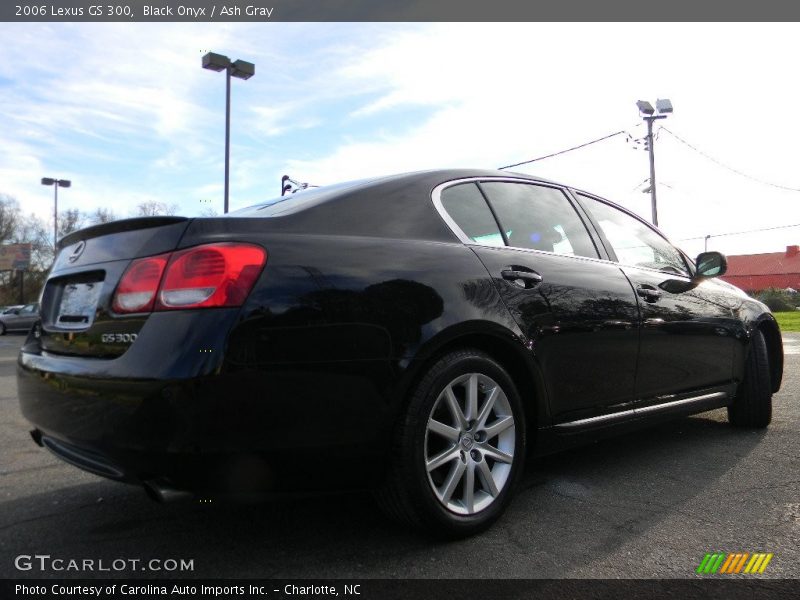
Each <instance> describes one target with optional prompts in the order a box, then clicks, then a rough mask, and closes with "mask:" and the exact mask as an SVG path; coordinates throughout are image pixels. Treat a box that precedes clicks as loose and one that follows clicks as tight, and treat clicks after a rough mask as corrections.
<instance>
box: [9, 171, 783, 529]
mask: <svg viewBox="0 0 800 600" xmlns="http://www.w3.org/2000/svg"><path fill="white" fill-rule="evenodd" d="M59 249H60V251H59V254H58V257H57V260H56V262H55V265H54V266H53V269H52V272H51V274H50V276H49V279H48V280H47V283H46V286H45V288H44V292H43V296H42V301H41V303H42V307H41V323H40V324H39V325H37V327H36V328H35V330H34V331H33V332H32V333H31V335H30V336H29V338H28V340H27V342H26V343H25V345H24V346H23V348H22V351H21V353H20V355H19V363H18V364H19V369H18V380H19V381H18V384H19V397H20V402H21V406H22V411H23V413H24V415H25V417H26V418H27V419H28V420H29V421H30V422H31V423H32V424H33V425H34V427H35V429H34V431H33V432H32V433H33V437H34V440H35V441H36V442H38V443H39V444H41V445H43V446H45V447H46V448H48V449H49V450H51V451H52V452H54V453H55V454H56V455H57V456H59V457H60V458H62V459H64V460H66V461H67V462H70V463H72V464H73V465H76V466H78V467H80V468H82V469H85V470H88V471H91V472H93V473H96V474H99V475H103V476H105V477H110V478H112V479H117V480H120V481H128V482H133V483H137V484H140V485H144V486H145V488H146V489H147V490H148V491H149V493H150V494H151V496H153V497H155V498H157V499H162V500H164V499H170V498H176V497H181V496H186V495H187V494H188V493H192V494H196V495H200V496H207V497H211V496H215V495H220V496H223V495H228V494H250V493H252V494H262V493H271V492H331V491H334V490H341V489H351V488H358V489H364V488H367V489H373V490H375V491H376V496H377V498H378V499H379V501H380V503H381V505H382V506H383V507H384V508H385V509H386V510H387V512H389V513H390V514H392V515H394V516H395V517H397V518H399V519H401V520H403V521H406V522H409V523H412V524H414V525H416V526H421V527H424V528H425V529H426V531H429V532H437V533H441V534H445V535H450V536H463V535H469V534H473V533H475V532H478V531H480V530H482V529H484V528H486V527H487V526H489V525H490V524H491V523H492V522H493V521H494V520H495V519H497V518H498V517H499V516H500V514H501V513H502V512H503V510H504V509H505V508H506V506H507V505H508V503H509V500H510V498H511V494H512V491H513V488H514V484H515V482H516V481H517V480H518V479H519V476H520V474H521V472H522V470H523V465H524V461H525V457H526V454H527V453H528V451H529V450H530V451H533V452H537V453H545V452H550V451H553V450H555V449H557V448H560V447H564V446H566V445H572V444H574V443H576V441H580V440H586V439H596V438H598V437H601V436H604V435H608V434H610V433H615V432H619V431H624V430H627V429H630V428H631V427H639V426H643V425H649V424H652V423H655V422H657V421H659V420H661V419H664V418H673V417H678V416H683V415H689V414H693V413H699V412H702V411H707V410H711V409H716V408H720V407H727V410H728V415H729V418H730V421H731V422H732V423H733V424H734V425H737V426H743V427H762V428H763V427H766V426H767V425H768V424H769V422H770V416H771V406H772V404H771V402H772V400H771V399H772V394H773V393H774V392H776V391H777V390H778V389H779V387H780V385H781V378H782V370H783V354H782V345H781V337H780V332H779V329H778V325H777V323H776V321H775V319H774V318H773V316H772V315H771V314H770V312H769V310H768V309H767V307H766V306H765V305H763V304H762V303H760V302H758V301H755V300H753V299H751V298H749V297H748V296H747V295H746V294H744V293H743V292H741V291H740V290H738V289H737V288H735V287H733V286H730V285H728V284H725V283H724V282H721V281H720V280H716V279H714V278H715V277H717V276H719V275H721V274H723V273H724V272H725V268H726V262H725V258H724V256H722V255H721V254H719V253H717V252H705V253H703V254H701V255H700V256H699V257H698V258H697V260H695V261H692V260H689V259H688V258H687V256H686V255H685V254H684V253H682V252H681V251H680V250H679V249H678V248H677V247H675V246H674V245H672V244H671V243H670V242H669V241H668V240H667V239H666V238H665V237H664V235H663V234H661V233H660V232H659V231H658V230H657V229H656V228H654V227H652V226H651V225H650V224H648V223H647V222H645V221H644V220H642V219H640V218H639V217H637V216H636V215H634V214H632V213H631V212H629V211H627V210H625V209H623V208H621V207H619V206H617V205H615V204H613V203H611V202H609V201H607V200H604V199H602V198H600V197H598V196H596V195H593V194H590V193H588V192H584V191H580V190H577V189H574V188H571V187H569V186H564V185H559V184H556V183H552V182H549V181H544V180H540V179H536V178H532V177H528V176H524V175H515V174H509V173H507V172H501V171H478V170H439V171H428V172H419V173H410V174H403V175H396V176H391V177H384V178H378V179H371V180H366V181H361V182H354V183H347V184H339V185H334V186H329V187H323V188H318V189H314V190H308V191H303V192H300V193H296V194H292V195H289V196H285V197H281V198H276V199H274V200H270V201H267V202H262V203H259V204H256V205H253V206H251V207H249V208H245V209H243V210H240V211H237V212H234V213H232V214H229V215H227V216H225V217H219V218H196V219H188V218H183V217H148V218H141V219H129V220H124V221H117V222H113V223H107V224H102V225H96V226H93V227H89V228H87V229H84V230H82V231H78V232H75V233H72V234H70V235H68V236H66V237H65V238H63V239H62V240H61V242H60V244H59Z"/></svg>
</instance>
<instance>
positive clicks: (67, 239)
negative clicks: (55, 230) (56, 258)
mask: <svg viewBox="0 0 800 600" xmlns="http://www.w3.org/2000/svg"><path fill="white" fill-rule="evenodd" d="M188 220H189V217H135V218H133V219H121V220H119V221H110V222H109V223H100V224H99V225H92V226H91V227H86V228H85V229H79V230H78V231H73V232H72V233H68V234H67V235H65V236H64V237H63V238H61V239H60V240H58V245H57V246H56V248H57V250H61V249H62V248H64V247H65V246H69V245H70V244H74V243H75V242H77V241H78V240H89V239H91V238H95V237H99V236H101V235H108V234H109V233H120V232H122V231H133V230H135V229H149V228H150V227H160V226H162V225H172V224H173V223H180V222H181V221H188Z"/></svg>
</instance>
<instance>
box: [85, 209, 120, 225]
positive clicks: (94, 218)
mask: <svg viewBox="0 0 800 600" xmlns="http://www.w3.org/2000/svg"><path fill="white" fill-rule="evenodd" d="M87 218H88V219H89V222H90V223H91V224H92V225H98V224H100V223H110V222H111V221H116V220H117V218H118V217H117V215H115V214H114V212H113V211H112V210H111V209H109V208H102V207H101V208H97V209H95V211H94V212H93V213H91V214H89V215H88V217H87Z"/></svg>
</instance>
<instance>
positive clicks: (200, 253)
mask: <svg viewBox="0 0 800 600" xmlns="http://www.w3.org/2000/svg"><path fill="white" fill-rule="evenodd" d="M266 258H267V254H266V252H265V251H264V249H263V248H261V247H259V246H253V245H251V244H237V243H221V244H206V245H204V246H196V247H194V248H187V249H186V250H180V251H178V252H174V253H173V254H172V257H171V258H170V260H169V264H168V265H167V269H166V273H165V274H164V280H163V282H162V283H161V288H160V289H159V292H158V298H157V299H156V305H155V310H173V309H179V308H206V307H210V306H241V305H242V303H243V302H244V301H245V299H246V298H247V295H248V294H249V293H250V290H251V289H252V287H253V284H254V283H255V281H256V279H257V278H258V275H259V273H261V268H262V267H263V266H264V263H265V262H266Z"/></svg>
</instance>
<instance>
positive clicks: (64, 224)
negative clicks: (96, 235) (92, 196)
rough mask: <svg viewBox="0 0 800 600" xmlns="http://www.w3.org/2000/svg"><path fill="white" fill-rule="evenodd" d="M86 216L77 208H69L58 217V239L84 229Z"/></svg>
mask: <svg viewBox="0 0 800 600" xmlns="http://www.w3.org/2000/svg"><path fill="white" fill-rule="evenodd" d="M85 223H86V216H85V215H84V214H83V213H82V212H81V211H79V210H78V209H77V208H70V209H67V210H65V211H64V212H62V213H61V214H59V215H58V239H61V238H62V237H64V236H65V235H67V234H70V233H72V232H73V231H78V229H81V228H83V227H84V224H85Z"/></svg>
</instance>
